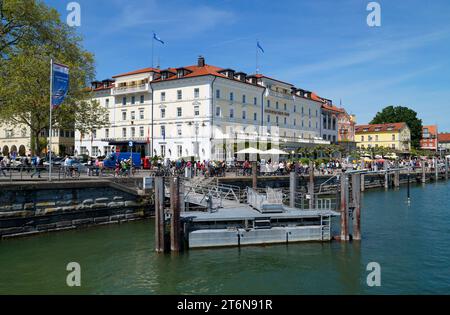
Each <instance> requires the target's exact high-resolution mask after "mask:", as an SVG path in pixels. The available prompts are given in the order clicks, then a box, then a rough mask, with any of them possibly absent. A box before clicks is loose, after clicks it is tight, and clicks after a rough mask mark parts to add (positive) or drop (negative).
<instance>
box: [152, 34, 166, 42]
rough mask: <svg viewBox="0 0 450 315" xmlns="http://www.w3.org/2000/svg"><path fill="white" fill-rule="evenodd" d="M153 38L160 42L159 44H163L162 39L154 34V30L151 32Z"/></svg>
mask: <svg viewBox="0 0 450 315" xmlns="http://www.w3.org/2000/svg"><path fill="white" fill-rule="evenodd" d="M153 39H156V40H157V41H158V42H160V43H161V44H164V42H163V41H162V39H161V38H159V36H158V35H156V33H155V32H153Z"/></svg>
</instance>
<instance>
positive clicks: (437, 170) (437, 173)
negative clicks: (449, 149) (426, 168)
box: [433, 159, 439, 181]
mask: <svg viewBox="0 0 450 315" xmlns="http://www.w3.org/2000/svg"><path fill="white" fill-rule="evenodd" d="M433 163H434V180H435V181H438V180H439V166H438V161H437V159H433Z"/></svg>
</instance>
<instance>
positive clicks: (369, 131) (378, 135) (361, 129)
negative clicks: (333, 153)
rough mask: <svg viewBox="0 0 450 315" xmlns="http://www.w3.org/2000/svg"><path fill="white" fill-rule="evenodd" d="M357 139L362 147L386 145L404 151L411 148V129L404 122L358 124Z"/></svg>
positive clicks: (356, 128) (356, 129) (385, 146)
mask: <svg viewBox="0 0 450 315" xmlns="http://www.w3.org/2000/svg"><path fill="white" fill-rule="evenodd" d="M355 140H356V142H357V146H358V148H360V149H371V148H378V147H384V148H390V149H393V150H396V151H399V152H404V153H406V152H409V151H410V150H411V131H410V129H409V127H408V125H407V124H406V123H403V122H401V123H389V124H373V125H358V126H356V127H355Z"/></svg>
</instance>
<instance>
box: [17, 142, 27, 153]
mask: <svg viewBox="0 0 450 315" xmlns="http://www.w3.org/2000/svg"><path fill="white" fill-rule="evenodd" d="M26 151H27V150H26V149H25V146H24V145H23V144H22V145H21V146H20V147H19V155H20V156H25V155H26V153H27V152H26Z"/></svg>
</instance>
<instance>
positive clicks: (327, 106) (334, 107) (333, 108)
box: [311, 95, 345, 113]
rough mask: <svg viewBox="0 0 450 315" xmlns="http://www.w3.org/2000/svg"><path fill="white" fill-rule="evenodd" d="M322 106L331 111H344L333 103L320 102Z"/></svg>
mask: <svg viewBox="0 0 450 315" xmlns="http://www.w3.org/2000/svg"><path fill="white" fill-rule="evenodd" d="M311 98H312V95H311ZM322 108H323V109H326V110H330V111H333V112H337V113H343V112H345V110H344V109H343V108H339V107H336V106H334V105H329V104H322Z"/></svg>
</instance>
